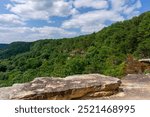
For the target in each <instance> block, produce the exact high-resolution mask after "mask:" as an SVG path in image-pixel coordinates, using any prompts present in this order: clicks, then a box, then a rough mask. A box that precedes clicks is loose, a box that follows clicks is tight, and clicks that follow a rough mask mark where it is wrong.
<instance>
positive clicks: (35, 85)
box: [0, 74, 121, 100]
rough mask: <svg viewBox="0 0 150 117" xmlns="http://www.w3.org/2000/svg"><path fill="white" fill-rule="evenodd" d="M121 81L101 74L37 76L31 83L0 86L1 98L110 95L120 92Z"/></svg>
mask: <svg viewBox="0 0 150 117" xmlns="http://www.w3.org/2000/svg"><path fill="white" fill-rule="evenodd" d="M120 84H121V81H120V80H119V79H117V78H114V77H109V76H104V75H100V74H87V75H75V76H69V77H66V78H48V77H47V78H44V77H42V78H36V79H35V80H33V81H32V82H30V83H25V84H15V85H13V86H12V87H6V88H0V99H27V100H30V99H33V100H62V99H64V100H71V99H91V98H95V97H104V96H110V95H113V94H115V93H117V92H118V90H119V86H120Z"/></svg>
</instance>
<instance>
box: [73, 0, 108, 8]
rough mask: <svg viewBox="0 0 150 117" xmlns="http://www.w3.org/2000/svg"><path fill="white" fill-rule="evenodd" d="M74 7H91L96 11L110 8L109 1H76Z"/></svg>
mask: <svg viewBox="0 0 150 117" xmlns="http://www.w3.org/2000/svg"><path fill="white" fill-rule="evenodd" d="M74 6H75V7H76V8H82V7H89V8H94V9H105V8H108V1H107V0H75V1H74Z"/></svg>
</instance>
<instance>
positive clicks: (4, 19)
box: [0, 14, 25, 26]
mask: <svg viewBox="0 0 150 117" xmlns="http://www.w3.org/2000/svg"><path fill="white" fill-rule="evenodd" d="M24 24H25V23H24V21H22V20H21V18H20V17H19V16H17V15H14V14H0V25H3V26H6V25H7V26H8V25H9V26H12V25H24Z"/></svg>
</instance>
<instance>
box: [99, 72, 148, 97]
mask: <svg viewBox="0 0 150 117" xmlns="http://www.w3.org/2000/svg"><path fill="white" fill-rule="evenodd" d="M121 82H122V85H121V86H120V89H121V90H120V92H119V93H117V94H115V95H113V96H109V97H102V98H97V99H106V100H107V99H111V100H116V99H117V100H150V74H146V75H144V74H129V75H127V76H125V77H124V78H123V79H122V81H121Z"/></svg>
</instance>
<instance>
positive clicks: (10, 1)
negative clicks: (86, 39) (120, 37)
mask: <svg viewBox="0 0 150 117" xmlns="http://www.w3.org/2000/svg"><path fill="white" fill-rule="evenodd" d="M149 10H150V0H0V43H11V42H14V41H26V42H28V41H35V40H39V39H58V38H69V37H75V36H79V35H85V34H90V33H93V32H97V31H99V30H101V29H103V28H104V27H107V26H109V25H111V24H112V23H115V22H117V21H123V20H127V19H131V18H132V17H134V16H138V15H139V14H141V13H143V12H146V11H149Z"/></svg>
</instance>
